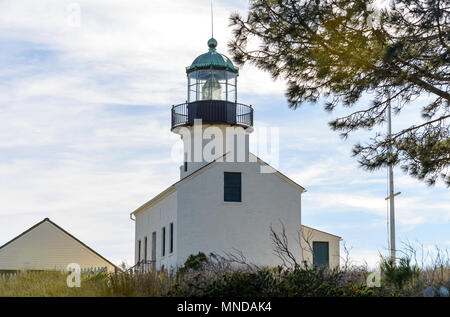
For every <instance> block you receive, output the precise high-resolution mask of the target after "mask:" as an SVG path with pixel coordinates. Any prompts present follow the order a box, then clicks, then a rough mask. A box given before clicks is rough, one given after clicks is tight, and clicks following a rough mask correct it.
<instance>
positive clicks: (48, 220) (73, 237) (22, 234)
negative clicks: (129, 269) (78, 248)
mask: <svg viewBox="0 0 450 317" xmlns="http://www.w3.org/2000/svg"><path fill="white" fill-rule="evenodd" d="M46 221H47V222H49V223H50V224H52V225H53V226H55V227H56V228H58V229H59V230H61V231H62V232H63V233H65V234H66V235H68V236H69V237H71V238H72V239H74V240H75V241H77V242H78V243H80V244H81V245H82V246H84V247H85V248H87V249H88V250H90V251H91V252H92V253H94V254H95V255H97V256H99V257H100V258H102V259H103V260H105V261H106V262H108V263H109V264H111V265H112V266H114V267H115V268H117V269H118V268H119V267H118V266H117V265H115V264H114V263H112V262H111V261H109V260H108V259H106V258H105V257H103V256H102V255H101V254H99V253H97V252H96V251H94V250H93V249H92V248H90V247H89V246H87V245H86V244H84V243H83V242H81V241H80V240H78V239H77V238H76V237H75V236H73V235H72V234H70V233H69V232H67V231H66V230H64V229H63V228H61V227H60V226H58V225H57V224H56V223H54V222H53V221H51V220H50V219H49V218H45V219H44V220H42V221H40V222H38V223H37V224H35V225H34V226H32V227H31V228H29V229H28V230H25V231H24V232H22V233H21V234H19V235H18V236H17V237H15V238H13V239H11V240H9V241H8V242H6V243H5V244H4V245H2V246H1V247H0V250H1V249H2V248H4V247H6V246H7V245H8V244H10V243H12V242H13V241H15V240H17V239H19V238H20V237H22V236H24V235H25V234H27V233H28V232H30V231H31V230H33V229H34V228H36V227H38V226H40V225H41V224H43V223H44V222H46Z"/></svg>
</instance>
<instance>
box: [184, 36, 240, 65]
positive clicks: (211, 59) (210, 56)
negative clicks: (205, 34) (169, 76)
mask: <svg viewBox="0 0 450 317" xmlns="http://www.w3.org/2000/svg"><path fill="white" fill-rule="evenodd" d="M208 47H209V52H208V53H205V54H202V55H200V56H199V57H197V58H196V59H195V60H194V62H193V63H192V65H191V66H189V67H187V68H186V72H187V73H188V74H189V73H190V72H193V71H196V70H200V69H220V70H228V71H230V72H233V73H236V74H237V73H238V72H239V69H238V68H237V67H235V66H234V65H233V63H232V62H231V60H230V59H229V58H228V57H226V56H225V55H223V54H220V53H218V52H217V51H216V47H217V41H216V40H215V39H214V38H211V39H210V40H209V41H208Z"/></svg>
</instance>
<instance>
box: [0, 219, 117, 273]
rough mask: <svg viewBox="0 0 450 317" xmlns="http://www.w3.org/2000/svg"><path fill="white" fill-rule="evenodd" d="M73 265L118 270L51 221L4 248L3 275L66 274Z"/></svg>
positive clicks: (1, 251) (0, 265)
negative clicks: (26, 272) (28, 272)
mask: <svg viewBox="0 0 450 317" xmlns="http://www.w3.org/2000/svg"><path fill="white" fill-rule="evenodd" d="M70 263H76V264H78V265H79V266H80V268H81V269H82V270H90V269H107V270H108V271H110V272H111V271H112V272H113V271H115V270H116V269H117V267H116V266H115V265H114V264H113V263H111V262H110V261H108V260H107V259H105V258H104V257H103V256H101V255H100V254H98V253H97V252H95V251H94V250H92V249H91V248H90V247H88V246H87V245H86V244H84V243H83V242H81V241H80V240H78V239H77V238H75V237H74V236H73V235H71V234H70V233H68V232H67V231H66V230H64V229H63V228H61V227H60V226H58V225H57V224H55V223H54V222H52V221H51V220H50V219H48V218H45V219H44V220H42V221H41V222H39V223H37V224H36V225H34V226H33V227H31V228H30V229H28V230H27V231H25V232H23V233H21V234H20V235H18V236H17V237H15V238H14V239H12V240H11V241H9V242H7V243H5V244H4V245H3V246H1V247H0V271H2V270H8V271H9V270H14V271H16V270H65V269H66V268H67V265H69V264H70Z"/></svg>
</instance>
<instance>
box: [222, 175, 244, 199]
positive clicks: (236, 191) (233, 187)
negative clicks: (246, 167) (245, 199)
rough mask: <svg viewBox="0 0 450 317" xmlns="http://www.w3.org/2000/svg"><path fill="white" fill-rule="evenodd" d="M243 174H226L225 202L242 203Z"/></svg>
mask: <svg viewBox="0 0 450 317" xmlns="http://www.w3.org/2000/svg"><path fill="white" fill-rule="evenodd" d="M241 184H242V179H241V173H228V172H225V173H224V195H223V197H224V201H237V202H240V201H242V194H241V193H242V188H241Z"/></svg>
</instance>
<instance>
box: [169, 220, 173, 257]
mask: <svg viewBox="0 0 450 317" xmlns="http://www.w3.org/2000/svg"><path fill="white" fill-rule="evenodd" d="M173 229H174V226H173V222H171V223H170V229H169V231H170V232H169V235H170V241H169V254H172V253H173Z"/></svg>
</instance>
